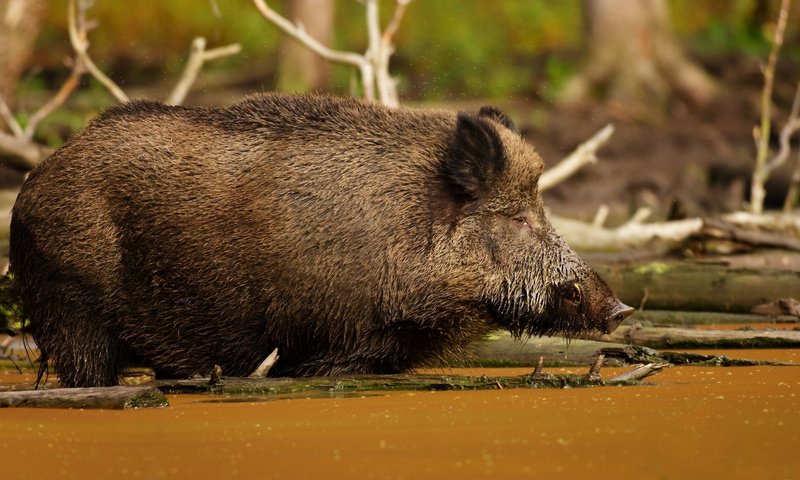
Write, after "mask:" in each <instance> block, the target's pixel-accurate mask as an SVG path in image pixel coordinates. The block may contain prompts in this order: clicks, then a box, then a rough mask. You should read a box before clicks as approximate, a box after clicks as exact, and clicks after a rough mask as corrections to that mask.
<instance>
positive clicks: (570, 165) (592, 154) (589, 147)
mask: <svg viewBox="0 0 800 480" xmlns="http://www.w3.org/2000/svg"><path fill="white" fill-rule="evenodd" d="M613 133H614V126H613V125H611V124H609V125H606V126H605V127H603V128H602V129H601V130H600V131H598V132H597V133H595V134H594V135H593V136H592V137H591V138H589V139H588V140H586V141H585V142H583V143H582V144H580V145H578V148H576V149H575V150H574V151H573V152H572V153H571V154H569V156H567V157H566V158H564V159H563V160H562V161H561V162H559V163H558V164H557V165H555V166H553V167H551V168H549V169H547V170H546V171H545V172H544V173H542V176H541V177H540V178H539V191H542V192H543V191H545V190H547V189H548V188H551V187H553V186H554V185H556V184H558V183H559V182H561V181H563V180H564V179H566V178H567V177H569V176H571V175H572V174H574V173H575V172H577V171H578V170H579V169H580V168H582V167H583V166H584V165H587V164H589V163H595V162H597V150H598V149H599V148H600V147H601V146H603V144H605V143H606V142H607V141H608V139H609V138H611V135H612V134H613Z"/></svg>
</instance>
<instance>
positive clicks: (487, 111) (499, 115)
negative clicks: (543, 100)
mask: <svg viewBox="0 0 800 480" xmlns="http://www.w3.org/2000/svg"><path fill="white" fill-rule="evenodd" d="M478 116H479V117H487V118H491V119H492V120H494V121H495V122H498V123H500V124H501V125H503V126H505V127H506V128H507V129H509V130H511V131H512V132H515V133H519V130H518V129H517V126H516V125H514V122H512V121H511V119H510V118H508V115H506V114H505V113H503V112H501V111H500V110H498V109H497V108H495V107H491V106H486V107H481V109H480V111H478Z"/></svg>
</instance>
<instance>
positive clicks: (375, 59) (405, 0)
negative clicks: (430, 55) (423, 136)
mask: <svg viewBox="0 0 800 480" xmlns="http://www.w3.org/2000/svg"><path fill="white" fill-rule="evenodd" d="M410 2H411V0H395V11H394V15H393V16H392V19H391V20H390V21H389V24H388V25H387V26H386V28H385V29H384V31H383V32H382V33H381V26H380V15H379V12H378V1H377V0H364V2H363V3H364V6H365V9H366V22H367V41H368V46H367V50H366V52H365V53H364V54H363V55H360V54H358V53H353V52H344V51H338V50H333V49H331V48H329V47H327V46H325V45H323V44H322V43H320V42H319V41H317V40H316V39H314V38H313V37H311V36H310V35H309V34H308V33H306V31H305V29H304V28H303V25H302V24H300V23H297V24H293V23H292V22H290V21H289V20H288V19H286V18H285V17H283V16H281V15H280V14H278V13H277V12H276V11H275V10H273V9H272V8H270V7H269V6H268V5H267V3H266V2H265V1H264V0H253V4H255V6H256V8H257V9H258V11H259V12H261V15H262V16H263V17H264V18H266V19H267V20H268V21H270V22H271V23H273V24H274V25H275V26H277V27H278V28H280V29H281V30H282V31H283V32H284V33H285V34H287V35H289V36H290V37H292V38H293V39H295V40H296V41H298V42H300V43H301V44H303V45H305V46H306V47H308V48H309V49H310V50H311V51H313V52H314V53H316V54H317V55H319V56H321V57H322V58H324V59H325V60H328V61H330V62H336V63H343V64H345V65H351V66H354V67H356V68H358V70H359V73H360V75H361V86H362V88H363V91H364V97H365V98H366V99H368V100H375V99H376V91H377V97H378V100H379V101H380V103H382V104H383V105H387V106H390V107H396V106H398V105H399V101H398V97H397V82H396V81H395V79H394V78H392V77H391V75H389V58H390V57H391V56H392V54H393V53H394V44H393V41H394V37H395V35H396V34H397V29H398V28H399V26H400V21H401V20H402V18H403V15H404V13H405V9H406V7H407V6H408V4H409V3H410Z"/></svg>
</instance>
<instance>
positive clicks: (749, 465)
mask: <svg viewBox="0 0 800 480" xmlns="http://www.w3.org/2000/svg"><path fill="white" fill-rule="evenodd" d="M766 352H767V353H764V354H763V355H762V356H766V357H770V359H779V360H790V358H787V355H791V356H793V358H794V359H795V360H796V356H795V354H796V351H786V350H784V351H766ZM781 352H782V353H781ZM743 353H744V352H743V351H738V352H736V355H734V356H738V357H742V356H753V355H743ZM748 353H755V351H752V352H748ZM776 357H781V358H776ZM551 371H553V372H562V371H566V370H563V369H553V370H551ZM616 371H618V370H614V369H608V371H606V370H604V372H603V374H604V375H612V374H614V373H615V372H616ZM464 372H465V373H470V374H475V373H478V374H481V373H483V374H488V375H492V374H517V373H526V372H527V370H516V369H514V370H510V369H502V370H497V369H484V370H477V371H476V370H470V371H468V372H467V371H464ZM451 373H452V372H451ZM9 378H10V377H7V378H6V381H8V379H9ZM0 380H2V377H1V376H0ZM653 382H654V383H655V384H656V385H654V386H651V387H604V388H592V389H571V390H502V391H482V392H430V393H429V392H424V393H419V392H418V393H404V392H397V393H391V394H389V395H368V396H363V397H356V398H316V399H292V400H279V401H266V402H265V401H245V402H237V403H233V402H219V400H224V398H220V397H210V396H191V395H182V396H172V397H170V402H171V406H170V407H168V408H165V409H157V410H140V411H79V410H75V411H70V410H51V409H13V410H0V432H2V435H1V436H0V446H1V447H2V450H0V451H2V464H1V465H0V468H2V475H3V478H36V479H42V478H211V477H213V478H228V477H238V478H290V479H303V478H323V477H325V478H353V479H362V478H363V479H368V478H376V479H378V478H395V479H400V478H408V479H414V478H489V477H493V478H526V477H530V478H569V479H574V478H615V479H640V478H653V479H681V480H683V479H688V478H726V479H737V478H741V479H756V478H757V479H797V478H800V454H798V446H800V367H747V368H704V367H680V368H671V369H668V370H666V371H664V372H663V373H661V374H659V375H658V376H656V377H653Z"/></svg>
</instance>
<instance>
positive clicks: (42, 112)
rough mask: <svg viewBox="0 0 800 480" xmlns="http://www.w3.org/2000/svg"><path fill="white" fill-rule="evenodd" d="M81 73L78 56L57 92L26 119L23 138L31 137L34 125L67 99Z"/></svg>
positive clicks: (82, 70) (81, 63)
mask: <svg viewBox="0 0 800 480" xmlns="http://www.w3.org/2000/svg"><path fill="white" fill-rule="evenodd" d="M83 73H84V68H83V62H81V60H80V58H76V59H74V60H73V64H72V71H71V72H70V73H69V77H67V80H66V81H65V82H64V83H63V84H62V85H61V88H59V89H58V92H56V94H55V95H53V98H51V99H50V100H48V101H47V103H45V104H44V105H42V106H41V107H40V108H39V109H38V110H36V112H35V113H34V114H33V115H31V117H30V118H29V119H28V124H27V125H25V132H24V134H23V137H24V138H26V139H28V140H31V139H32V138H33V133H34V132H35V131H36V127H38V126H39V122H41V121H42V120H44V119H45V118H46V117H47V116H48V115H50V114H51V113H53V112H54V111H55V110H56V109H57V108H58V107H60V106H61V105H63V104H64V102H66V101H67V98H69V96H70V95H72V92H74V91H75V89H76V88H77V87H78V84H79V83H80V81H81V77H82V76H83Z"/></svg>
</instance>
